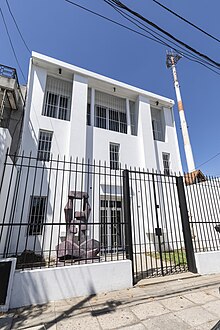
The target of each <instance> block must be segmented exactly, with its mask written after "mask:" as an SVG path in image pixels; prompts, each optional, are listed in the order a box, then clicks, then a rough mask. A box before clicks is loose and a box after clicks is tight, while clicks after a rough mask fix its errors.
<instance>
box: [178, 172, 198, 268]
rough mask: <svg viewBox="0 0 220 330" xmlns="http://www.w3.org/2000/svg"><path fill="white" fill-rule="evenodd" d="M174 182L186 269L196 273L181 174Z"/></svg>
mask: <svg viewBox="0 0 220 330" xmlns="http://www.w3.org/2000/svg"><path fill="white" fill-rule="evenodd" d="M176 184H177V191H178V198H179V206H180V214H181V220H182V226H183V236H184V242H185V249H186V259H187V264H188V269H189V271H190V272H192V273H197V269H196V261H195V255H194V250H193V242H192V235H191V229H190V225H189V216H188V210H187V204H186V195H185V191H184V184H183V177H182V176H180V177H177V178H176Z"/></svg>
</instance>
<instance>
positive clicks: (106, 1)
mask: <svg viewBox="0 0 220 330" xmlns="http://www.w3.org/2000/svg"><path fill="white" fill-rule="evenodd" d="M103 1H104V2H105V3H107V4H108V5H109V4H110V3H111V4H116V6H118V7H119V8H122V9H123V10H126V11H128V12H129V13H131V14H132V15H134V16H136V17H138V18H139V19H141V20H143V21H144V22H145V23H147V24H149V25H150V26H152V27H154V28H155V29H156V30H158V31H160V32H162V33H163V34H165V35H166V36H168V37H169V38H171V39H173V40H175V41H176V42H178V43H179V44H180V45H182V46H184V47H185V48H187V49H188V50H190V51H192V52H193V53H195V54H196V55H199V56H200V57H202V58H204V59H206V60H208V61H209V62H210V63H212V64H214V65H216V66H217V67H218V68H220V63H219V62H216V61H215V60H213V59H212V58H210V57H209V56H207V55H206V54H203V53H201V52H199V51H198V50H196V49H195V48H193V47H191V46H190V45H188V44H186V43H185V42H183V41H181V40H180V39H178V38H176V37H175V36H174V35H172V34H171V33H169V32H167V31H166V30H164V29H162V28H161V27H160V26H159V25H157V24H155V23H154V22H151V21H150V20H149V19H147V18H146V17H144V16H142V15H141V14H139V13H137V12H135V11H134V10H132V9H130V8H129V7H127V6H126V5H124V4H123V3H122V2H121V1H119V0H103Z"/></svg>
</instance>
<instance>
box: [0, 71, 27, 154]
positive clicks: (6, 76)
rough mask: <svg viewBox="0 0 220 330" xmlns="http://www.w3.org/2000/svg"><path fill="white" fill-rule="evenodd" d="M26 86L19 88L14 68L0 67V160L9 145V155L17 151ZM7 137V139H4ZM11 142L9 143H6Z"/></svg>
mask: <svg viewBox="0 0 220 330" xmlns="http://www.w3.org/2000/svg"><path fill="white" fill-rule="evenodd" d="M25 94H26V86H20V85H19V82H18V78H17V73H16V70H15V69H14V68H11V67H8V66H5V65H0V158H1V160H2V157H4V152H3V150H5V149H7V147H8V145H9V144H10V153H11V154H15V153H17V152H18V150H19V146H20V140H21V129H22V122H23V115H24V104H25ZM6 136H7V138H6ZM8 140H11V142H9V143H8V142H7V141H8Z"/></svg>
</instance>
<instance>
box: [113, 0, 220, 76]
mask: <svg viewBox="0 0 220 330" xmlns="http://www.w3.org/2000/svg"><path fill="white" fill-rule="evenodd" d="M110 6H112V7H113V8H114V9H115V10H116V11H117V12H118V13H119V14H120V15H121V16H122V17H124V18H125V19H127V20H128V21H130V22H131V23H132V24H134V25H135V26H137V27H138V28H139V29H141V30H144V31H145V32H146V33H148V34H150V35H151V36H153V38H155V39H153V40H154V41H155V42H159V43H161V44H163V45H165V46H167V47H169V48H172V49H173V50H175V51H176V52H177V53H178V54H180V55H181V56H184V57H185V58H187V59H188V60H190V61H193V62H197V63H199V64H201V65H203V66H204V67H206V68H207V69H209V70H211V71H213V72H214V73H216V74H218V75H219V74H220V73H219V72H217V71H215V70H213V69H211V68H209V67H208V65H210V66H212V67H214V68H216V69H219V68H217V67H216V66H215V65H213V64H210V63H209V62H208V61H206V60H203V59H200V58H199V57H198V56H197V55H194V54H192V53H190V52H189V51H188V50H185V48H183V47H182V46H179V45H177V44H176V43H175V42H173V41H171V40H169V39H168V38H166V37H164V36H162V35H161V34H160V33H158V32H156V31H154V30H153V29H151V28H149V27H147V26H146V25H145V24H144V23H142V22H139V20H137V19H136V18H134V17H132V16H131V15H129V14H127V13H126V12H125V13H124V12H122V11H121V10H120V9H119V8H117V7H115V6H114V5H113V4H110ZM135 22H138V24H137V23H135ZM139 24H141V26H140V25H139ZM142 26H143V27H144V28H143V27H142ZM149 31H151V32H149ZM155 34H156V35H157V36H159V37H160V38H159V37H157V36H155ZM161 38H163V39H164V40H166V41H168V42H169V43H172V44H173V45H175V46H177V47H179V48H180V49H182V50H179V49H178V48H174V47H173V45H172V46H171V45H170V44H168V43H167V42H164V41H163V40H161ZM150 39H152V38H150Z"/></svg>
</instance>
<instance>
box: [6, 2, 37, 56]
mask: <svg viewBox="0 0 220 330" xmlns="http://www.w3.org/2000/svg"><path fill="white" fill-rule="evenodd" d="M6 4H7V7H8V10H9V13H10V15H11V17H12V19H13V21H14V23H15V26H16V28H17V30H18V33H19V35H20V37H21V39H22V41H23V43H24V45H25V47H26V49H27V50H28V52H29V53H30V54H31V50H30V48H29V47H28V45H27V43H26V42H25V40H24V38H23V36H22V33H21V31H20V29H19V26H18V24H17V22H16V19H15V17H14V15H13V13H12V11H11V8H10V5H9V3H8V0H6Z"/></svg>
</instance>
